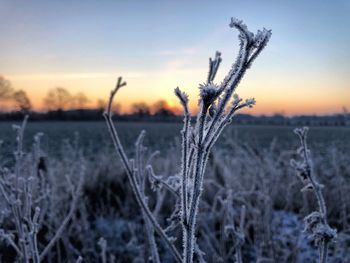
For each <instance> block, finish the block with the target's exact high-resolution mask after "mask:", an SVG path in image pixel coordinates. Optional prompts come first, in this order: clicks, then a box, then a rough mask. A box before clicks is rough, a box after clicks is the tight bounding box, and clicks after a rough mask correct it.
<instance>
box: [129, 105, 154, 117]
mask: <svg viewBox="0 0 350 263" xmlns="http://www.w3.org/2000/svg"><path fill="white" fill-rule="evenodd" d="M131 112H132V113H134V114H137V115H139V116H148V115H150V109H149V106H148V105H147V104H146V103H144V102H138V103H134V104H133V105H132V106H131Z"/></svg>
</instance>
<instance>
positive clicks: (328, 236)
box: [291, 127, 337, 263]
mask: <svg viewBox="0 0 350 263" xmlns="http://www.w3.org/2000/svg"><path fill="white" fill-rule="evenodd" d="M307 132H308V128H307V127H304V128H297V129H295V130H294V133H295V134H297V135H298V137H299V139H300V144H301V146H300V148H299V149H298V154H299V155H300V157H301V161H295V160H292V161H291V163H292V166H293V167H294V168H295V170H296V171H297V175H298V177H300V179H301V180H302V182H303V183H304V184H305V186H304V187H303V188H302V191H312V192H313V193H314V194H315V196H316V198H317V202H318V211H314V212H312V213H311V214H310V215H308V216H306V217H305V218H304V222H305V229H304V232H306V234H307V235H308V236H309V238H310V239H312V240H315V241H316V243H317V244H318V246H319V262H320V263H325V262H327V250H328V243H329V242H330V241H332V240H333V239H334V238H335V237H336V235H337V233H336V230H335V229H332V228H331V227H330V226H329V225H328V220H327V206H326V202H325V200H324V197H323V194H322V188H323V187H324V186H323V185H321V184H319V183H318V182H317V179H316V177H315V176H314V174H313V168H312V160H311V158H310V150H309V149H308V147H307V141H306V139H307Z"/></svg>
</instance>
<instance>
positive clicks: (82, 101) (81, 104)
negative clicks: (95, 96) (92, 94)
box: [72, 92, 90, 109]
mask: <svg viewBox="0 0 350 263" xmlns="http://www.w3.org/2000/svg"><path fill="white" fill-rule="evenodd" d="M89 102H90V100H89V98H88V97H87V96H86V95H85V94H84V93H83V92H79V93H77V94H76V95H75V96H74V97H73V103H72V104H74V106H73V108H77V109H84V108H85V107H86V104H88V103H89Z"/></svg>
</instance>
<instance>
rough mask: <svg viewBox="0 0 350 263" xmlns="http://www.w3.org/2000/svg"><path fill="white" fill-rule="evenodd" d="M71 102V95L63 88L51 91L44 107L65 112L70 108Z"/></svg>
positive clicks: (45, 99)
mask: <svg viewBox="0 0 350 263" xmlns="http://www.w3.org/2000/svg"><path fill="white" fill-rule="evenodd" d="M71 102H72V96H71V94H70V93H69V91H68V90H66V89H65V88H62V87H57V88H55V89H52V90H50V91H49V92H48V93H47V95H46V97H45V98H44V105H45V107H46V109H48V110H64V109H66V108H67V107H69V105H70V103H71Z"/></svg>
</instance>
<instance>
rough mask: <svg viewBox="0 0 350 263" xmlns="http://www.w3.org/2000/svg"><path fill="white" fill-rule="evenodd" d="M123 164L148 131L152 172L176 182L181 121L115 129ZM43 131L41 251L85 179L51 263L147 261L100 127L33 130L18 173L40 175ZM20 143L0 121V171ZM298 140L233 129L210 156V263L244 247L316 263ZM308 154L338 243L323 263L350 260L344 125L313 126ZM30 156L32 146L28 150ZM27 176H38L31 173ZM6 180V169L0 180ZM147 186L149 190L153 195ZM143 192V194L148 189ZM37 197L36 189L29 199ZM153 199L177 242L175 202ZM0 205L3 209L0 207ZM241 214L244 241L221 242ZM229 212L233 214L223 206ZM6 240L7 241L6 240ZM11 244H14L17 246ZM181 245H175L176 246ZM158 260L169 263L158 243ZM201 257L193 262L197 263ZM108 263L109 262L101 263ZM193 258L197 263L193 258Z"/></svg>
mask: <svg viewBox="0 0 350 263" xmlns="http://www.w3.org/2000/svg"><path fill="white" fill-rule="evenodd" d="M117 128H118V131H119V132H120V137H121V140H122V142H123V144H124V145H125V146H126V151H127V153H128V154H129V156H131V155H133V153H134V142H135V140H136V138H137V136H138V134H139V133H140V131H141V130H142V129H145V130H146V132H147V134H146V139H145V142H144V145H145V146H147V147H148V150H147V154H148V155H149V154H150V153H151V152H153V151H155V150H160V155H159V156H158V157H156V158H155V159H154V161H153V166H154V170H155V172H156V174H159V175H163V176H164V178H173V177H174V176H175V175H176V174H177V173H178V172H179V169H180V158H179V156H180V155H181V147H180V129H181V123H128V122H125V123H117ZM38 132H43V133H44V135H43V136H42V137H41V142H40V148H41V150H40V154H41V155H42V156H43V157H44V159H43V160H45V169H42V170H43V171H44V173H43V174H44V176H46V179H44V182H45V184H46V186H45V187H46V188H47V189H49V195H48V196H47V197H46V198H45V200H43V201H40V202H42V204H41V205H42V207H45V214H43V216H42V217H41V218H40V220H41V221H40V222H41V224H42V227H41V228H40V229H39V232H38V246H39V248H40V249H43V248H44V247H45V244H47V243H48V242H49V240H50V239H52V237H53V236H54V233H55V229H57V228H58V227H59V225H60V223H61V222H62V220H63V219H64V218H65V216H66V214H67V211H69V210H70V207H69V203H70V202H72V198H73V199H74V195H72V196H71V194H70V192H71V191H70V190H69V189H70V188H69V187H71V188H72V189H73V188H76V187H77V186H78V181H79V177H80V176H83V177H84V183H83V186H82V191H81V192H82V196H81V197H80V199H79V202H78V203H77V207H76V210H75V211H74V213H73V215H72V217H71V219H70V221H69V223H68V225H67V226H66V230H65V231H64V232H63V233H62V236H61V237H60V238H59V239H58V241H57V242H56V244H55V245H54V246H53V247H52V248H50V251H49V252H48V253H47V255H46V258H47V261H48V262H75V260H76V259H77V258H78V257H79V256H81V257H82V258H84V260H85V261H86V262H99V261H100V260H102V262H150V261H148V260H147V258H149V256H150V251H149V249H148V246H149V244H148V242H147V239H145V238H144V237H145V234H144V231H145V230H144V228H143V225H144V223H143V220H142V216H141V214H140V210H139V207H138V206H137V203H136V201H135V199H134V197H133V194H132V192H131V189H130V187H129V184H128V181H127V179H126V176H125V173H124V171H123V167H122V166H121V163H120V161H119V158H118V156H117V155H116V154H115V152H114V150H113V147H112V143H111V140H110V137H109V134H108V130H107V128H106V124H105V123H104V122H91V123H90V122H47V123H41V122H37V123H36V122H33V123H31V122H29V123H28V126H27V128H26V130H25V135H24V152H25V156H24V157H23V167H26V169H27V171H29V170H28V167H32V168H31V169H34V170H35V169H40V168H38V166H37V163H35V162H33V160H35V158H34V159H33V156H35V154H31V153H32V152H33V150H32V145H33V142H34V140H33V138H34V136H35V134H37V133H38ZM15 138H16V135H15V132H14V130H13V129H12V124H11V123H0V139H1V140H2V141H3V143H2V146H1V148H0V153H1V162H0V163H1V166H2V167H3V168H4V167H8V169H10V170H11V169H12V168H11V167H13V165H14V163H15V160H14V157H13V153H14V149H15V147H16V140H15ZM298 145H299V141H298V138H297V137H296V136H295V134H294V133H293V127H286V126H233V125H231V126H230V127H228V129H227V130H226V131H225V132H224V134H223V136H222V138H221V139H220V140H219V141H218V144H217V145H216V146H215V148H214V150H213V152H212V154H211V155H210V156H209V161H208V169H207V172H206V175H205V176H206V177H205V180H204V186H203V187H204V189H205V191H204V194H203V198H202V201H201V203H200V209H199V215H198V234H197V236H198V245H199V247H200V249H201V251H204V252H205V255H204V256H203V257H204V259H205V260H206V262H235V253H234V249H232V248H234V247H236V246H237V244H240V245H241V246H242V254H243V256H244V257H243V258H244V262H317V258H318V257H317V248H316V247H315V246H314V244H313V242H311V241H308V239H307V237H306V234H304V233H303V232H302V230H303V218H304V217H305V216H306V215H308V214H309V213H310V212H312V211H313V209H315V207H316V204H317V203H316V200H315V198H314V197H313V195H312V194H309V193H307V192H300V189H301V188H302V184H301V183H300V181H299V180H298V178H297V177H296V176H295V171H294V169H293V168H292V167H291V165H290V159H292V158H297V155H296V154H295V152H296V149H297V148H298ZM309 147H310V149H311V151H312V159H313V164H314V171H315V174H316V175H317V177H318V178H319V181H320V182H321V183H322V184H324V185H325V187H324V191H323V192H324V194H325V198H326V203H327V204H328V214H329V221H330V225H331V226H332V227H335V228H337V230H338V237H337V242H336V243H332V244H331V245H330V249H329V262H349V261H350V245H349V242H350V232H349V224H350V215H349V212H350V210H349V209H350V194H349V192H350V184H349V180H350V179H349V178H350V169H349V165H348V164H349V163H350V156H349V149H350V130H349V128H344V127H311V128H310V133H309ZM34 148H35V147H34ZM33 175H36V172H34V174H32V176H33ZM5 176H6V174H5V172H4V170H2V177H3V178H5ZM150 186H152V182H150V183H149V187H150ZM149 187H148V188H149ZM38 191H41V190H40V189H39V188H35V189H34V190H33V195H34V194H35V195H36V194H38V193H37V192H38ZM147 191H148V194H149V196H150V200H149V203H150V206H151V207H152V208H153V212H154V214H155V215H156V217H157V218H158V219H159V222H160V223H161V224H162V225H169V224H170V225H173V224H174V227H173V228H171V229H170V230H169V231H170V232H169V233H171V235H173V236H174V237H179V236H180V235H181V234H180V232H179V228H178V226H176V225H177V222H176V217H175V218H174V215H172V208H173V207H174V206H175V199H174V198H173V197H172V196H171V194H169V192H167V191H166V189H164V188H162V189H160V191H159V192H157V193H153V192H152V191H150V190H147ZM0 205H1V206H3V207H5V203H3V199H1V201H0ZM242 205H244V207H245V208H246V216H245V220H244V227H243V233H244V236H243V239H242V240H241V243H239V238H237V236H235V235H231V234H227V233H226V231H225V229H226V227H227V226H231V225H232V226H234V228H236V227H237V225H239V220H240V219H239V218H240V215H239V214H240V212H241V211H242V207H243V206H242ZM227 207H229V209H228V208H227ZM3 211H4V212H3V213H2V214H1V216H0V222H2V225H3V226H4V227H3V228H4V229H6V230H7V231H12V230H11V229H13V225H12V223H11V213H10V212H9V211H8V210H6V209H4V210H3ZM3 240H4V241H6V240H5V238H4V236H3ZM14 240H15V241H16V239H14ZM180 241H181V238H180V239H179V238H178V239H177V241H175V245H176V246H180V244H181V242H180ZM157 242H158V243H159V246H160V257H161V258H162V261H161V262H173V259H172V255H171V254H169V251H168V250H167V247H166V246H165V244H164V243H163V242H162V241H161V239H159V237H157ZM0 251H1V252H0V256H1V259H2V261H1V262H12V261H13V260H14V257H15V251H14V250H13V248H12V247H11V246H10V244H9V242H4V243H1V249H0ZM196 258H197V256H196ZM104 260H106V261H104ZM196 260H199V255H198V258H197V259H196Z"/></svg>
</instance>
